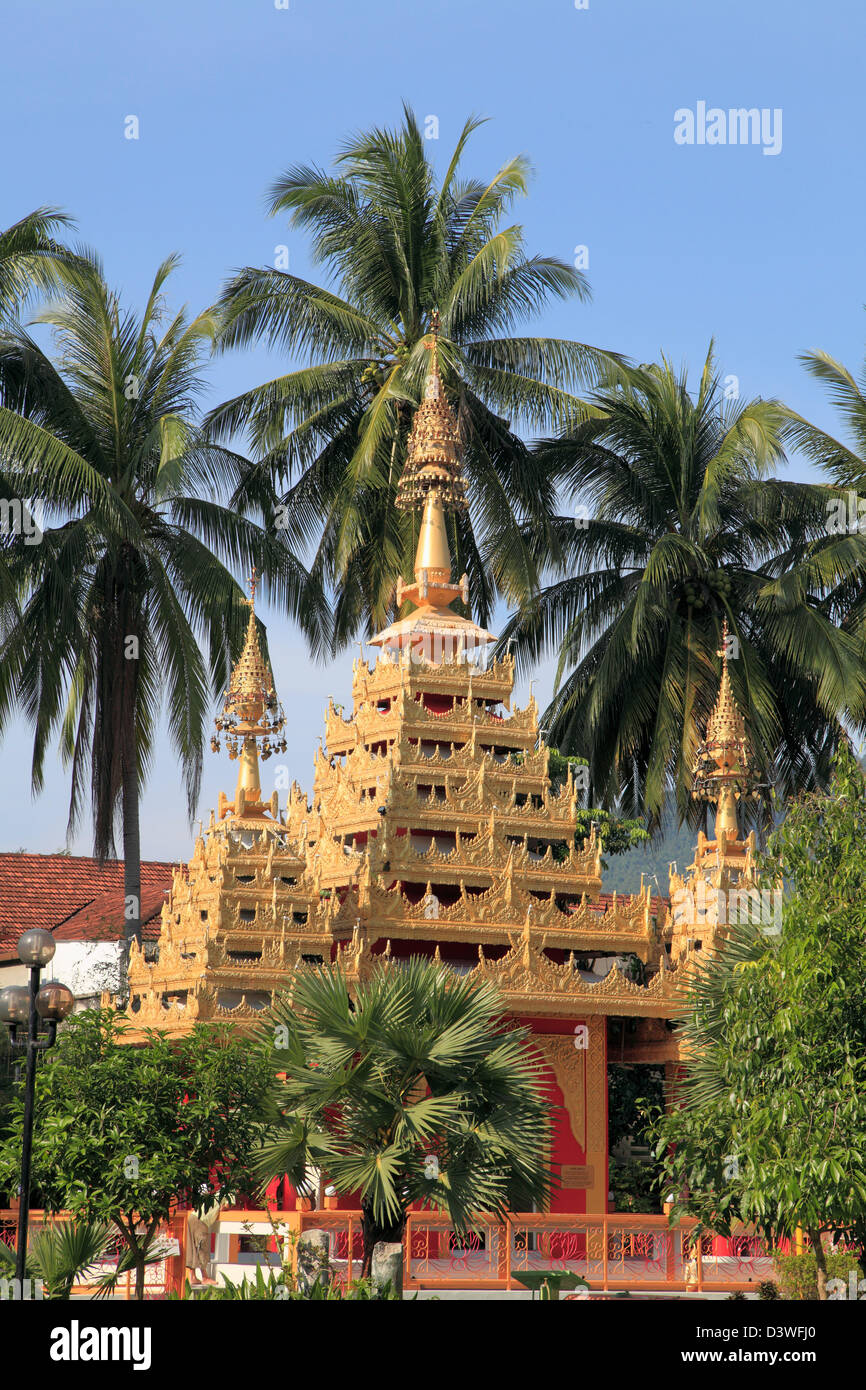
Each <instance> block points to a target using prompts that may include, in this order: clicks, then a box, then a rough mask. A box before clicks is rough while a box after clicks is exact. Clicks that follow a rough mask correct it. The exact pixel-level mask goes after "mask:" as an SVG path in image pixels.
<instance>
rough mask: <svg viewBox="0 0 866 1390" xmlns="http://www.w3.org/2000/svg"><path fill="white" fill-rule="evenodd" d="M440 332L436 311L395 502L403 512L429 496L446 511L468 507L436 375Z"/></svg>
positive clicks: (452, 426)
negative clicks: (423, 383)
mask: <svg viewBox="0 0 866 1390" xmlns="http://www.w3.org/2000/svg"><path fill="white" fill-rule="evenodd" d="M439 330H440V321H439V313H438V310H437V311H436V312H434V314H433V315H432V317H431V320H430V335H429V336H430V339H431V341H430V342H429V343H428V344H427V350H428V351H429V353H430V369H429V371H428V373H427V383H426V386H425V388H424V399H423V400H422V402H421V404H420V405H419V406H418V409H417V410H416V412H415V419H414V420H413V421H412V430H411V433H410V435H409V443H408V447H407V452H406V465H405V467H404V469H403V473H402V475H401V477H400V482H399V483H398V485H397V496H396V498H395V499H394V504H395V506H397V507H399V508H400V509H401V510H402V511H411V509H412V508H413V507H416V506H417V505H418V504H419V502H426V500H427V498H429V496H430V495H431V493H433V494H435V496H436V497H437V498H438V500H439V503H440V505H441V506H442V508H443V509H445V510H449V511H465V510H466V507H467V502H466V483H465V481H464V478H463V471H462V466H461V462H462V461H461V450H460V439H459V435H458V431H457V422H456V420H455V419H454V413H453V411H452V409H451V407H450V405H449V404H448V400H447V398H446V396H445V391H444V389H443V387H442V378H441V376H440V375H439ZM425 514H426V507H425Z"/></svg>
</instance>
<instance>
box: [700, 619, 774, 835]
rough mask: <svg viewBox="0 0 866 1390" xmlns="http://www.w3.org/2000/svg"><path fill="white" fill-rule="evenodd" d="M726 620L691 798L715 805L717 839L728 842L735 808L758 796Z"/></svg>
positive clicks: (735, 823)
mask: <svg viewBox="0 0 866 1390" xmlns="http://www.w3.org/2000/svg"><path fill="white" fill-rule="evenodd" d="M728 645H729V635H728V620H727V618H725V620H724V622H723V624H722V648H721V651H719V652H717V655H718V656H720V657H721V658H722V675H721V680H720V682H719V693H718V696H717V697H716V703H715V705H714V707H713V712H712V714H711V715H710V718H709V720H708V722H707V731H706V734H705V735H704V739H703V741H702V743H701V744H700V745H699V746H698V750H697V753H696V754H695V761H694V764H693V767H692V779H693V780H692V796H693V797H694V798H695V800H698V801H715V802H716V803H717V806H718V810H717V813H716V839H717V840H719V839H720V838H721V832H722V831H724V832H725V835H726V836H727V838H728V839H729V840H732V839H733V840H736V839H738V838H739V824H738V814H737V804H738V802H739V801H741V800H742V799H744V798H745V797H748V796H757V794H758V793H757V791H756V789H755V783H756V781H757V776H758V768H757V764H756V761H755V756H754V752H753V749H752V744H751V741H750V739H749V735H748V732H747V730H746V721H745V720H744V718H743V716H742V713H741V712H740V709H739V706H738V705H737V702H736V700H735V698H734V691H733V688H732V686H731V674H730V671H729V670H728Z"/></svg>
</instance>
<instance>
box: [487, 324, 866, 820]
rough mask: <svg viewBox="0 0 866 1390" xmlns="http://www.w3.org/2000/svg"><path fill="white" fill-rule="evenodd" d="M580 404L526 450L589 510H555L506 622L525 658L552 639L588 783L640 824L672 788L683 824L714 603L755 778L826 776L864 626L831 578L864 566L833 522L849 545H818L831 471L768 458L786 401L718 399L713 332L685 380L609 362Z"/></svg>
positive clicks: (557, 701)
mask: <svg viewBox="0 0 866 1390" xmlns="http://www.w3.org/2000/svg"><path fill="white" fill-rule="evenodd" d="M588 404H589V407H590V409H589V410H588V411H587V413H586V415H585V416H584V418H583V419H582V420H580V421H579V422H578V423H576V424H575V425H573V426H572V427H571V428H569V429H567V430H565V431H564V432H563V433H562V435H561V437H560V438H559V439H556V440H554V441H551V442H548V443H545V444H542V445H541V446H540V448H539V451H538V453H539V457H540V458H541V459H542V460H543V461H544V462H545V463H546V464H547V466H548V468H549V470H550V472H551V475H552V476H553V477H554V478H555V479H556V481H557V483H558V485H559V488H560V490H561V492H562V493H563V494H569V493H570V494H571V495H573V496H574V497H575V499H580V500H581V502H582V503H584V504H585V505H586V507H587V512H588V516H589V520H588V522H587V524H585V525H580V524H578V525H575V520H574V516H573V515H571V516H562V517H559V518H558V519H557V521H556V523H555V524H554V525H553V527H552V528H551V530H552V534H553V537H554V538H555V539H554V543H553V545H549V546H548V556H549V557H551V558H552V559H553V561H554V565H555V573H554V574H553V576H552V579H551V582H550V583H549V584H548V585H547V587H545V588H543V589H542V590H541V591H540V593H538V594H537V595H536V596H534V597H533V598H531V600H530V601H529V602H527V603H524V604H522V605H521V607H520V609H519V610H518V611H517V612H516V613H515V614H514V615H513V617H512V618H511V619H510V620H509V622H508V623H507V624H506V625H505V627H504V629H502V634H501V637H500V646H501V647H504V646H505V645H506V644H508V643H509V642H510V641H511V639H512V638H513V639H515V642H516V647H515V649H516V652H517V657H518V662H519V663H520V666H521V669H525V668H526V667H528V666H531V665H534V664H535V663H536V662H537V660H538V659H539V657H541V656H542V655H543V654H544V653H545V652H546V651H547V650H548V649H549V648H551V647H554V648H556V649H558V654H559V664H558V668H557V677H556V680H557V689H556V693H555V695H554V698H553V701H552V703H551V704H550V706H549V708H548V709H547V710H546V711H545V713H544V716H543V718H544V722H545V724H546V726H547V727H548V728H549V730H550V736H551V739H552V740H553V741H554V742H556V743H557V745H558V746H559V748H560V749H561V750H562V751H563V752H574V753H584V754H586V755H587V756H588V758H589V788H588V794H589V799H590V800H591V801H593V802H596V803H599V804H601V805H605V806H616V807H617V808H618V809H620V810H622V811H624V812H625V813H626V814H628V813H629V812H631V814H634V815H642V814H646V815H647V816H648V817H649V818H650V823H651V824H653V825H654V824H655V823H657V821H658V819H659V817H660V815H661V813H662V810H663V807H664V804H665V800H666V798H667V797H668V796H669V794H670V792H671V790H673V794H674V801H675V804H676V806H677V809H678V812H679V815H680V816H681V817H682V819H684V820H690V821H691V823H692V824H697V822H698V820H699V818H700V816H701V814H702V811H703V810H704V809H705V808H702V807H701V806H700V805H699V804H696V803H693V802H692V800H691V796H690V793H691V768H692V762H693V758H694V753H695V749H696V741H697V737H698V730H700V729H701V728H703V727H704V726H705V724H706V721H707V719H708V717H709V714H710V711H711V709H712V706H713V702H714V701H715V698H716V695H717V692H718V685H719V670H720V658H719V656H718V655H717V653H718V652H719V649H720V645H721V634H722V623H723V620H724V619H725V618H727V621H728V626H729V629H730V632H731V634H732V636H734V637H735V638H736V639H737V641H738V643H739V655H738V657H737V659H736V660H734V661H732V662H731V679H732V683H733V687H734V694H735V696H736V698H737V700H738V703H739V705H740V708H741V709H742V711H743V713H744V715H745V716H746V722H747V724H748V726H749V729H750V732H751V735H752V738H753V741H754V743H755V746H756V750H757V753H758V757H759V761H760V762H761V764H762V765H763V767H764V770H765V774H766V775H765V777H764V779H763V780H765V781H766V782H767V783H770V782H772V783H773V784H774V785H775V786H776V787H777V789H778V791H779V793H780V794H781V795H785V796H787V795H789V794H791V793H793V792H796V791H799V790H800V789H801V788H802V787H808V786H814V785H816V784H817V785H821V784H823V783H824V782H825V781H826V778H827V776H828V775H829V762H830V757H831V755H832V751H833V748H834V746H836V745H837V744H838V743H839V741H840V740H841V739H844V736H845V735H844V729H843V724H842V719H841V716H842V713H843V711H845V709H846V707H847V708H848V709H849V710H851V711H853V713H854V717H855V718H860V717H862V715H863V711H864V702H866V680H864V671H863V661H862V652H861V647H860V644H859V642H858V640H857V639H856V637H855V636H854V635H853V634H852V633H851V632H849V631H847V630H842V629H841V628H840V627H839V626H837V625H835V623H834V620H833V616H832V615H831V614H830V613H828V611H827V609H826V606H825V594H826V589H827V586H832V585H833V584H834V583H836V581H837V577H838V576H839V574H840V573H841V572H842V566H843V563H847V573H848V575H849V577H850V579H851V582H852V584H853V583H854V582H856V583H857V584H860V585H862V573H863V557H864V554H866V549H864V543H863V540H862V538H861V537H847V538H846V540H847V542H848V549H847V552H845V553H844V554H843V553H842V551H841V550H839V549H838V548H837V552H836V553H831V552H830V551H829V550H827V549H826V548H822V547H821V545H820V544H819V545H818V547H817V549H816V550H813V548H812V542H813V541H818V542H820V541H822V540H824V539H826V522H827V510H826V503H827V499H828V496H829V495H830V491H831V490H830V489H828V488H827V487H824V486H821V485H818V484H803V483H790V482H787V481H784V480H782V479H779V478H776V477H773V476H771V471H772V469H773V468H774V466H775V465H776V464H777V463H778V462H779V461H780V460H781V459H782V457H783V433H784V429H785V425H786V421H787V418H788V417H787V415H786V412H785V411H784V410H783V408H782V407H781V406H780V405H779V403H778V402H775V401H763V400H753V401H745V400H730V399H727V398H726V395H725V391H724V386H723V383H722V381H721V380H720V378H719V375H718V374H717V370H716V367H715V364H714V361H713V357H712V350H711V351H710V353H709V354H708V356H707V359H706V362H705V363H704V366H703V370H702V373H701V377H700V382H699V385H698V388H697V391H696V392H694V393H690V392H689V390H688V383H687V378H686V376H685V374H684V373H678V372H676V371H675V370H674V369H673V367H672V366H671V365H670V363H669V362H667V361H663V362H662V363H661V364H660V365H652V366H648V367H641V368H640V369H629V370H627V371H626V370H622V369H620V370H618V371H617V372H616V373H614V374H613V375H612V377H611V379H610V381H608V382H606V383H605V384H603V386H602V387H601V388H600V389H599V390H597V391H595V392H593V393H592V395H591V397H590V399H589V402H588ZM858 560H859V569H856V565H857V563H858Z"/></svg>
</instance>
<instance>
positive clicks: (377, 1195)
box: [258, 957, 551, 1273]
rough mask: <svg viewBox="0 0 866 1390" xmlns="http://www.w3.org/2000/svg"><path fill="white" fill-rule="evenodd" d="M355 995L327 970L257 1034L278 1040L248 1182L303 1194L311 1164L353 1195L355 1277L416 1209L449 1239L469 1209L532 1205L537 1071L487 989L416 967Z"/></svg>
mask: <svg viewBox="0 0 866 1390" xmlns="http://www.w3.org/2000/svg"><path fill="white" fill-rule="evenodd" d="M353 995H354V997H353V998H352V999H350V997H349V990H348V987H347V983H346V979H345V976H344V975H343V974H342V972H341V971H340V970H339V969H337V968H329V969H325V970H318V971H315V972H309V973H307V974H304V975H301V976H299V977H298V979H297V981H296V983H295V985H294V987H293V991H292V994H291V997H284V998H283V999H282V1000H280V1001H278V1003H277V1004H276V1006H275V1008H274V1010H273V1014H272V1018H271V1020H270V1022H269V1024H268V1026H267V1027H266V1028H265V1029H263V1031H262V1033H261V1040H262V1044H263V1045H264V1046H268V1047H272V1046H273V1045H274V1038H275V1037H276V1038H277V1042H278V1046H277V1047H276V1049H275V1052H274V1064H275V1069H276V1071H277V1073H278V1074H280V1075H281V1076H282V1078H283V1079H281V1080H279V1081H277V1082H276V1084H275V1088H274V1092H273V1095H272V1099H271V1104H270V1108H269V1111H268V1116H267V1119H268V1121H269V1125H270V1129H269V1134H268V1137H267V1139H266V1140H265V1142H264V1144H263V1148H262V1153H261V1157H260V1160H259V1163H258V1175H259V1177H260V1178H262V1179H263V1180H264V1181H265V1182H268V1181H271V1180H272V1179H273V1178H276V1177H282V1176H283V1175H284V1174H288V1175H289V1177H290V1178H291V1179H292V1181H294V1182H295V1183H296V1185H300V1184H303V1183H304V1180H305V1177H306V1176H307V1174H308V1169H309V1167H310V1166H313V1167H315V1168H318V1169H324V1170H325V1171H326V1173H327V1177H328V1180H329V1181H330V1182H332V1183H333V1184H334V1186H335V1187H336V1189H337V1191H338V1192H341V1193H345V1194H354V1195H357V1196H359V1197H360V1203H361V1209H362V1211H363V1232H364V1271H363V1272H364V1273H369V1270H370V1262H371V1259H372V1254H373V1248H374V1246H375V1245H376V1244H377V1242H378V1241H383V1240H384V1241H391V1240H400V1238H401V1237H402V1234H403V1229H404V1226H405V1222H406V1214H407V1212H408V1210H409V1208H410V1207H411V1206H412V1205H413V1204H414V1203H416V1202H421V1203H423V1204H424V1205H425V1206H428V1207H429V1206H432V1207H436V1208H440V1209H443V1210H445V1211H446V1212H447V1213H448V1215H449V1217H450V1218H451V1220H452V1221H453V1222H454V1225H455V1227H457V1229H458V1230H465V1229H466V1228H467V1227H468V1226H469V1224H470V1223H471V1221H472V1218H473V1216H474V1215H476V1214H477V1213H478V1212H480V1211H484V1212H497V1213H503V1212H505V1211H506V1210H508V1209H509V1208H510V1209H511V1210H516V1211H526V1210H530V1209H531V1204H532V1202H543V1201H544V1200H545V1199H546V1197H547V1196H548V1195H549V1191H550V1185H551V1177H550V1171H549V1140H550V1136H549V1126H550V1110H549V1104H548V1102H547V1101H546V1100H545V1098H544V1094H543V1063H541V1062H540V1061H539V1059H537V1058H536V1057H535V1055H534V1054H533V1053H532V1052H531V1051H530V1050H529V1047H528V1045H527V1038H528V1036H529V1034H528V1030H526V1029H524V1028H514V1027H512V1026H511V1025H510V1023H507V1022H506V1021H505V1019H504V1018H503V1007H502V1003H501V1001H500V999H499V997H498V995H497V994H496V991H495V990H494V989H493V988H492V986H490V985H489V984H486V983H484V984H481V985H477V984H474V983H473V982H471V981H469V980H466V979H460V978H458V977H456V976H453V975H451V974H450V973H449V972H447V971H445V970H443V969H442V967H441V966H440V965H439V964H438V963H436V962H434V961H431V960H424V959H421V958H420V957H414V958H412V959H410V960H408V961H404V962H400V963H399V964H397V963H395V964H392V965H389V966H380V967H379V968H378V969H377V970H376V972H375V973H374V974H373V975H372V977H371V978H370V979H369V980H367V981H365V982H363V983H362V984H360V985H358V986H357V988H356V989H353ZM275 1030H276V1031H275ZM281 1034H282V1036H281Z"/></svg>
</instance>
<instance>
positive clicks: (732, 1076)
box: [655, 747, 866, 1247]
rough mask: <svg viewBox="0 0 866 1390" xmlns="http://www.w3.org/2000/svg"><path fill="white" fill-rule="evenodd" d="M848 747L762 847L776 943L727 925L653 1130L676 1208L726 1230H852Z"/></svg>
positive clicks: (858, 1042)
mask: <svg viewBox="0 0 866 1390" xmlns="http://www.w3.org/2000/svg"><path fill="white" fill-rule="evenodd" d="M864 791H866V789H864V778H863V773H862V771H861V769H860V767H859V765H858V764H857V762H856V760H855V759H854V757H853V755H852V754H851V753H850V751H848V749H847V748H844V747H843V748H842V749H840V750H839V752H838V753H837V755H836V758H835V763H834V769H833V775H832V781H831V784H830V787H829V789H828V791H827V793H826V794H823V793H810V794H804V795H803V796H801V797H800V798H798V799H797V800H796V801H795V802H794V803H793V804H792V805H791V807H790V808H789V811H788V815H787V817H786V819H785V821H784V822H783V823H782V825H781V826H780V828H779V829H778V830H777V831H776V832H774V834H773V836H772V837H771V839H770V843H769V847H768V855H767V859H766V862H765V866H764V872H765V875H766V881H767V882H768V883H773V882H774V881H775V880H776V878H777V876H778V875H779V874H781V873H782V872H784V875H785V879H786V884H787V893H786V898H785V902H784V908H783V914H782V930H781V935H779V936H773V935H771V934H764V933H763V932H762V930H761V929H760V928H759V927H757V926H752V925H749V926H741V927H737V928H731V929H729V930H730V940H729V941H728V943H727V944H726V945H724V946H723V948H722V949H721V950H720V951H719V953H718V954H716V955H713V956H711V957H709V958H708V959H707V960H706V961H705V962H704V966H703V969H702V970H701V971H700V973H699V975H698V977H697V979H696V982H695V985H694V988H693V990H692V994H691V998H690V1006H689V1011H688V1012H687V1014H686V1016H685V1018H684V1022H683V1035H684V1036H683V1043H684V1047H685V1049H686V1052H685V1055H686V1056H687V1058H688V1061H687V1079H686V1084H685V1090H684V1097H683V1098H684V1104H683V1105H682V1107H681V1108H679V1109H676V1110H674V1111H672V1112H671V1113H670V1114H668V1115H665V1116H663V1117H661V1119H660V1120H659V1121H658V1122H657V1125H656V1126H655V1134H656V1138H657V1140H658V1149H657V1154H658V1157H659V1158H660V1159H662V1160H663V1162H664V1166H665V1171H666V1178H665V1184H666V1186H668V1187H670V1188H671V1189H672V1190H673V1191H675V1192H679V1193H682V1194H684V1195H683V1196H682V1197H681V1200H680V1201H679V1203H678V1204H677V1207H676V1212H677V1213H680V1212H686V1213H690V1214H692V1215H695V1216H697V1217H698V1218H699V1220H700V1222H701V1223H702V1224H704V1225H706V1226H707V1227H709V1228H710V1229H714V1230H718V1231H722V1232H725V1233H727V1232H728V1231H729V1229H730V1223H731V1222H732V1221H734V1220H739V1221H744V1222H754V1223H756V1225H757V1226H758V1227H759V1228H761V1229H763V1230H764V1231H765V1232H766V1233H768V1234H769V1235H770V1237H780V1236H790V1235H791V1234H792V1233H793V1231H794V1230H795V1228H796V1227H797V1226H800V1227H801V1228H802V1229H803V1230H804V1231H806V1232H807V1233H808V1234H809V1236H810V1239H811V1241H812V1245H813V1247H815V1246H816V1245H818V1246H820V1233H821V1232H822V1231H829V1230H834V1231H840V1232H847V1233H849V1234H850V1235H851V1236H852V1237H853V1238H854V1239H856V1240H857V1241H858V1242H862V1240H863V1237H864V1234H866V1007H864V999H866V951H864V939H866V857H864V855H863V844H864V840H866V794H864Z"/></svg>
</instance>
